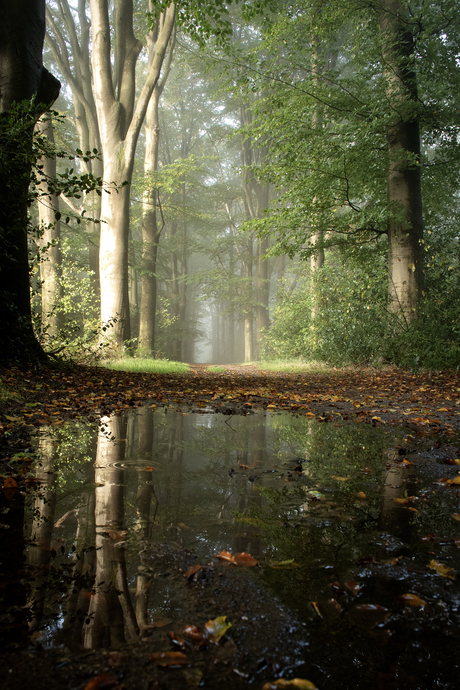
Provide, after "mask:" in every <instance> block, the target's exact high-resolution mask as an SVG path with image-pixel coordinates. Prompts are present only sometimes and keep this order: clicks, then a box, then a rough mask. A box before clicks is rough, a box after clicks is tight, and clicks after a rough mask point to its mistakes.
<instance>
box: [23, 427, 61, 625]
mask: <svg viewBox="0 0 460 690" xmlns="http://www.w3.org/2000/svg"><path fill="white" fill-rule="evenodd" d="M39 451H40V455H41V462H40V464H39V465H38V466H37V471H36V477H37V480H38V482H39V488H38V489H37V494H36V496H35V501H34V513H33V514H34V518H33V522H32V533H31V536H30V549H29V565H30V566H32V568H34V570H35V579H34V585H33V587H32V589H31V593H30V597H29V604H28V605H29V609H30V612H31V618H30V621H29V626H30V628H31V630H37V629H38V628H39V627H40V623H41V619H42V617H43V608H44V604H45V597H46V591H47V583H46V577H47V575H48V573H49V565H50V561H51V551H52V546H51V539H52V535H53V526H54V510H55V506H56V491H55V480H56V475H55V473H54V460H55V447H54V442H53V438H52V437H51V436H46V437H45V438H43V439H42V440H41V441H40V447H39ZM58 546H59V544H57V545H56V546H55V548H56V549H57V548H58Z"/></svg>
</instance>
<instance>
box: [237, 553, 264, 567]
mask: <svg viewBox="0 0 460 690" xmlns="http://www.w3.org/2000/svg"><path fill="white" fill-rule="evenodd" d="M234 562H235V563H236V565H245V566H249V567H251V566H254V565H258V564H259V561H257V560H256V559H255V558H253V557H252V556H251V554H249V553H246V552H245V551H242V552H241V553H237V554H236V556H235V557H234Z"/></svg>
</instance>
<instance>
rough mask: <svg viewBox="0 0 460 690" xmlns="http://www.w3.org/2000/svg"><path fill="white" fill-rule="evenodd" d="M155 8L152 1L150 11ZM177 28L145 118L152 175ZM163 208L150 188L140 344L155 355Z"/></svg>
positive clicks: (147, 169)
mask: <svg viewBox="0 0 460 690" xmlns="http://www.w3.org/2000/svg"><path fill="white" fill-rule="evenodd" d="M153 9H154V7H153V3H152V2H151V0H149V10H150V11H152V10H153ZM156 39H157V31H151V32H149V34H148V35H147V44H148V50H149V67H150V65H151V63H152V61H153V58H154V57H155V44H156ZM174 44H175V30H174V29H173V32H172V34H171V38H170V43H169V49H168V57H167V62H166V65H165V68H164V70H163V74H162V78H161V81H159V82H158V83H157V84H156V86H155V88H154V90H153V93H152V96H151V98H150V102H149V105H148V108H147V113H146V117H145V156H144V175H145V177H147V178H148V177H149V176H151V175H152V174H153V173H155V172H156V171H157V170H158V150H159V140H160V122H159V117H158V105H159V102H160V98H161V94H162V93H163V90H164V87H165V84H166V80H167V78H168V76H169V73H170V70H171V63H172V57H173V53H174ZM160 211H161V207H160V198H159V191H158V189H157V188H156V187H150V189H148V190H146V191H145V192H144V195H143V207H142V293H141V307H140V323H139V347H140V348H141V349H142V351H143V352H144V353H145V354H146V355H153V353H154V351H155V324H156V308H157V293H158V288H157V276H156V271H157V257H158V245H159V242H160V236H161V233H162V231H163V228H164V222H163V218H162V217H161V219H160V220H159V218H158V214H159V213H160Z"/></svg>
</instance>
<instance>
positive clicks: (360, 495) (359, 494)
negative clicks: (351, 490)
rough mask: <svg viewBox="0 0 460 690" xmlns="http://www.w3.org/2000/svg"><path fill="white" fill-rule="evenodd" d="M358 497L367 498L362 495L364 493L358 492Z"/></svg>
mask: <svg viewBox="0 0 460 690" xmlns="http://www.w3.org/2000/svg"><path fill="white" fill-rule="evenodd" d="M358 496H359V498H367V496H366V494H365V493H364V491H360V492H359V493H358Z"/></svg>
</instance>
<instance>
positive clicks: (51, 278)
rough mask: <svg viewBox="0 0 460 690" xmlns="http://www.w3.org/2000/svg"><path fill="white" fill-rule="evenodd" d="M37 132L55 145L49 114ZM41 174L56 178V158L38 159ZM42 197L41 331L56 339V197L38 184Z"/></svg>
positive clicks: (58, 317)
mask: <svg viewBox="0 0 460 690" xmlns="http://www.w3.org/2000/svg"><path fill="white" fill-rule="evenodd" d="M36 129H37V130H38V131H39V132H40V133H41V134H42V135H44V136H46V137H48V139H49V141H50V142H51V143H53V144H54V131H53V122H52V120H51V116H50V115H45V116H43V117H42V118H40V120H39V121H38V122H37V125H36ZM40 165H42V166H43V169H42V174H43V175H45V176H46V177H47V178H51V179H52V178H54V177H56V158H49V157H47V156H45V157H43V158H42V159H41V160H40ZM40 187H41V190H40V191H41V193H42V194H43V196H41V197H40V198H39V200H38V218H39V222H40V226H41V228H42V229H43V234H42V235H41V237H40V239H39V240H38V246H39V248H40V250H41V263H40V279H41V281H42V287H41V302H42V329H46V335H47V337H48V338H49V339H51V340H52V339H53V338H56V337H57V335H58V333H59V331H60V330H61V328H62V326H63V314H62V312H60V311H59V310H58V309H56V303H57V302H58V300H59V296H60V294H61V284H60V278H61V262H62V255H61V247H60V242H61V226H60V222H59V220H56V218H55V213H56V212H58V211H59V197H57V196H53V195H50V194H48V190H47V189H46V182H43V183H42V184H41V185H40Z"/></svg>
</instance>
